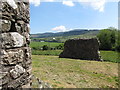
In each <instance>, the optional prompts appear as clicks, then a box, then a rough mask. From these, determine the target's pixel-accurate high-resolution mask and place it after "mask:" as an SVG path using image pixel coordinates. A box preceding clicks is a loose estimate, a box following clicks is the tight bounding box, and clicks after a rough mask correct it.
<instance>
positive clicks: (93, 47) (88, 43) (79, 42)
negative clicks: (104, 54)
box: [59, 38, 101, 61]
mask: <svg viewBox="0 0 120 90" xmlns="http://www.w3.org/2000/svg"><path fill="white" fill-rule="evenodd" d="M59 57H60V58H72V59H81V60H96V61H101V58H100V55H99V41H98V40H97V38H91V39H69V40H67V41H66V42H65V44H64V50H63V52H62V53H61V54H60V55H59Z"/></svg>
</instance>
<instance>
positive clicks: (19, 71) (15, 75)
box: [10, 65, 25, 79]
mask: <svg viewBox="0 0 120 90" xmlns="http://www.w3.org/2000/svg"><path fill="white" fill-rule="evenodd" d="M24 72H25V69H24V68H23V67H21V66H19V65H16V66H15V68H14V69H12V70H11V71H10V74H11V76H12V77H13V78H14V79H15V78H18V77H19V76H20V75H21V74H23V73H24Z"/></svg>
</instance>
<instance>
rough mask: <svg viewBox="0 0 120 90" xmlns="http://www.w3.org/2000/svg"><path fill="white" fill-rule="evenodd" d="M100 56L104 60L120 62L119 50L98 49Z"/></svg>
mask: <svg viewBox="0 0 120 90" xmlns="http://www.w3.org/2000/svg"><path fill="white" fill-rule="evenodd" d="M100 54H101V57H102V59H103V60H104V61H110V62H119V63H120V52H115V51H100Z"/></svg>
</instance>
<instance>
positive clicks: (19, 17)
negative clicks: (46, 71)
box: [0, 0, 31, 88]
mask: <svg viewBox="0 0 120 90" xmlns="http://www.w3.org/2000/svg"><path fill="white" fill-rule="evenodd" d="M18 1H19V0H18ZM22 1H23V0H20V2H15V1H14V0H6V2H5V0H4V2H2V1H0V63H1V64H0V87H2V88H8V87H9V88H30V82H31V49H30V48H29V44H30V34H29V33H30V31H29V21H30V16H29V2H22ZM25 1H27V0H25Z"/></svg>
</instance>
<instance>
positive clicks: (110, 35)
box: [97, 29, 116, 50]
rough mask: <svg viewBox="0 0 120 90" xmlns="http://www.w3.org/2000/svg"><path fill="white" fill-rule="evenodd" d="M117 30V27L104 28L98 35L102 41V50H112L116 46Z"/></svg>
mask: <svg viewBox="0 0 120 90" xmlns="http://www.w3.org/2000/svg"><path fill="white" fill-rule="evenodd" d="M115 32H116V29H103V30H101V31H100V32H99V34H98V35H97V37H98V39H99V41H100V49H101V50H112V48H113V47H115V41H116V40H115V39H116V37H115Z"/></svg>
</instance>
